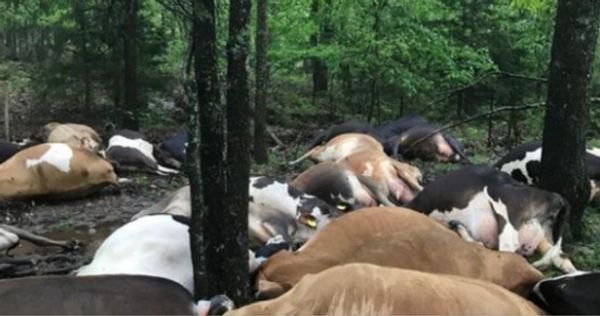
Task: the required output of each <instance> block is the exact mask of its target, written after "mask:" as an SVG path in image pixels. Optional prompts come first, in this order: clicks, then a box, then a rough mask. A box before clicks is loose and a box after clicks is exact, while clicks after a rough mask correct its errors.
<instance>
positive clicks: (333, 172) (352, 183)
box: [290, 162, 394, 211]
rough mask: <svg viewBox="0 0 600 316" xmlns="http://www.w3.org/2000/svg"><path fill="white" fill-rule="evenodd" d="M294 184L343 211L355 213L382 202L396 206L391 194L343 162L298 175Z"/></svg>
mask: <svg viewBox="0 0 600 316" xmlns="http://www.w3.org/2000/svg"><path fill="white" fill-rule="evenodd" d="M290 184H291V185H292V186H293V187H295V188H298V189H299V190H301V191H303V192H306V193H308V194H311V195H314V196H316V197H318V198H320V199H322V200H323V201H325V202H327V204H329V205H335V206H336V207H337V208H338V209H340V210H342V211H352V210H356V209H360V208H363V207H368V206H377V205H379V204H380V203H381V204H385V205H388V206H393V205H394V204H393V203H392V202H391V201H390V200H389V198H388V196H387V193H385V192H383V191H382V190H380V189H378V187H377V185H376V184H375V183H374V182H373V180H371V179H370V178H368V177H366V176H363V175H357V174H356V173H354V172H353V171H352V170H351V169H350V168H349V167H348V166H346V165H345V164H342V163H333V162H322V163H319V164H317V165H314V166H312V167H310V168H309V169H307V170H306V171H304V172H303V173H301V174H300V175H298V176H297V177H296V178H295V179H294V180H292V182H290Z"/></svg>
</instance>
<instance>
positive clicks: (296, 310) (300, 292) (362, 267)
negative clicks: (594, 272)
mask: <svg viewBox="0 0 600 316" xmlns="http://www.w3.org/2000/svg"><path fill="white" fill-rule="evenodd" d="M284 314H285V315H476V314H477V315H539V314H542V311H541V310H539V309H538V308H537V307H536V306H534V305H533V304H532V303H530V302H528V301H526V300H525V299H523V298H521V297H519V296H518V295H515V294H513V293H511V292H509V291H507V290H505V289H503V288H501V287H499V286H497V285H495V284H492V283H488V282H484V281H478V280H474V279H468V278H463V277H457V276H449V275H441V274H431V273H423V272H418V271H414V270H405V269H397V268H389V267H381V266H377V265H371V264H347V265H342V266H337V267H334V268H330V269H327V270H325V271H323V272H321V273H317V274H311V275H306V276H304V277H303V278H302V279H301V280H300V282H299V283H298V284H297V285H296V286H295V287H294V288H292V289H291V290H290V291H289V292H288V293H286V294H284V295H282V296H280V297H279V298H276V299H274V300H270V301H266V302H259V303H255V304H252V305H249V306H246V307H242V308H240V309H239V310H234V311H232V312H230V313H227V314H226V315H284Z"/></svg>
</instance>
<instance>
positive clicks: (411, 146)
mask: <svg viewBox="0 0 600 316" xmlns="http://www.w3.org/2000/svg"><path fill="white" fill-rule="evenodd" d="M439 128H440V127H439V126H438V125H435V124H422V125H417V126H415V127H413V128H411V129H408V130H406V131H404V132H403V133H401V134H399V135H396V136H392V137H389V138H387V139H386V141H385V143H384V148H385V152H386V153H387V154H388V155H390V156H391V157H394V158H396V159H398V158H403V159H416V158H419V159H421V160H425V161H441V162H448V161H460V160H461V159H464V160H467V158H466V156H465V154H464V153H463V151H464V147H463V146H462V144H460V143H459V142H458V141H457V140H456V139H455V138H454V137H452V136H451V135H449V134H445V133H442V132H436V131H437V130H439ZM429 135H432V136H430V137H428V136H429ZM427 137H428V138H427Z"/></svg>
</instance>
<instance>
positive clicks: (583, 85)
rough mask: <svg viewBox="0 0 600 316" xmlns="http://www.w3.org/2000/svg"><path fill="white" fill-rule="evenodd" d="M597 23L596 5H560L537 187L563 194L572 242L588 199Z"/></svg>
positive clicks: (592, 0)
mask: <svg viewBox="0 0 600 316" xmlns="http://www.w3.org/2000/svg"><path fill="white" fill-rule="evenodd" d="M599 21H600V2H599V1H596V0H577V1H576V0H559V1H558V7H557V11H556V23H555V26H554V37H553V40H552V51H551V53H552V55H551V56H552V57H551V62H550V78H549V82H548V94H547V107H546V116H545V120H544V139H543V145H542V146H543V151H542V152H543V155H542V162H541V175H540V186H541V187H542V188H544V189H546V190H549V191H553V192H557V193H559V194H561V195H562V196H563V197H564V198H565V199H566V200H567V201H568V202H569V204H570V206H571V214H570V217H569V223H570V228H571V232H572V234H573V237H574V238H575V239H580V238H581V236H582V233H581V232H582V229H581V228H582V224H583V223H582V219H583V215H584V210H585V207H586V205H587V202H588V197H589V193H590V192H589V191H590V187H589V186H590V184H589V181H588V177H587V170H586V164H585V159H584V156H585V146H586V140H585V136H586V135H585V134H586V131H587V129H588V125H589V113H590V110H589V105H588V102H587V90H588V86H589V83H590V80H591V77H592V62H593V59H594V52H595V48H596V41H597V38H598V27H599Z"/></svg>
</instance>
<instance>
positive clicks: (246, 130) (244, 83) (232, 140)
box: [208, 0, 251, 304]
mask: <svg viewBox="0 0 600 316" xmlns="http://www.w3.org/2000/svg"><path fill="white" fill-rule="evenodd" d="M249 22H250V0H230V2H229V41H228V42H227V163H226V166H227V169H226V170H227V171H226V177H227V204H226V208H225V209H224V210H222V211H221V212H220V215H221V216H220V220H219V222H215V223H213V222H211V225H215V226H219V227H220V229H219V234H218V238H219V240H220V241H221V244H220V245H219V248H220V249H219V251H218V253H220V258H218V260H214V259H212V258H211V257H209V261H208V262H209V266H210V265H211V261H212V264H214V266H213V267H214V268H215V270H214V272H215V273H216V274H215V275H216V276H218V278H219V281H220V282H218V283H217V282H215V283H216V284H215V289H216V290H218V292H217V293H225V294H227V295H228V296H229V297H230V298H231V299H233V301H234V302H236V303H237V304H246V303H248V302H249V297H248V295H249V293H250V279H249V277H248V178H249V176H250V141H251V139H250V124H249V119H250V96H249V91H248V69H246V63H247V61H248V42H249V35H250V23H249ZM213 260H214V261H213Z"/></svg>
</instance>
